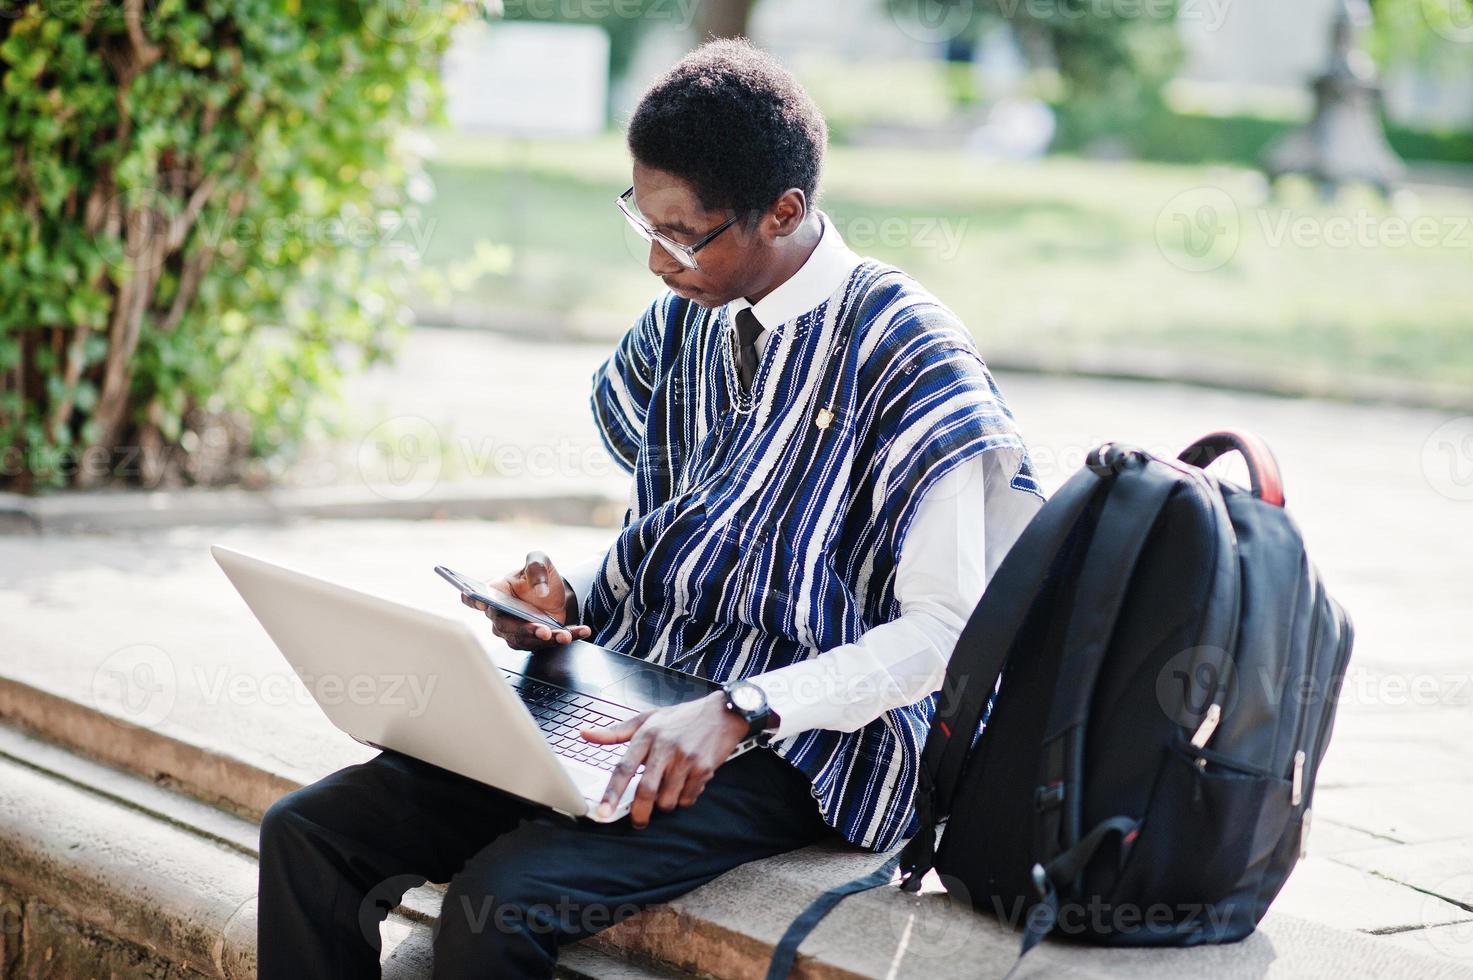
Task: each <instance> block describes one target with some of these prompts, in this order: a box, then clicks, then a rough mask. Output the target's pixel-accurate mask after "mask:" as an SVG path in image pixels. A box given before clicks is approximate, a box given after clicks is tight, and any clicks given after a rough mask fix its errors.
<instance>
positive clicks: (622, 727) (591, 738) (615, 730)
mask: <svg viewBox="0 0 1473 980" xmlns="http://www.w3.org/2000/svg"><path fill="white" fill-rule="evenodd" d="M649 716H650V713H649V712H648V711H642V712H640V713H639V714H637V715H635V716H634V717H633V718H630V719H629V720H628V721H619V722H615V723H614V724H612V725H609V726H608V727H606V728H583V729H580V730H579V732H578V734H580V735H582V736H583V740H584V741H585V742H594V743H597V744H598V745H616V744H618V743H619V742H627V741H629V740H630V739H631V738H633V737H634V733H635V732H637V731H639V726H641V725H643V724H644V722H645V719H646V718H648V717H649Z"/></svg>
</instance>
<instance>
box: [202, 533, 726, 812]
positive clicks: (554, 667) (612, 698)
mask: <svg viewBox="0 0 1473 980" xmlns="http://www.w3.org/2000/svg"><path fill="white" fill-rule="evenodd" d="M210 553H211V554H212V555H214V557H215V561H217V562H218V563H219V564H220V567H221V568H222V569H224V571H225V574H226V575H227V576H228V577H229V578H230V581H231V583H232V584H233V585H234V586H235V588H236V590H237V591H238V592H239V593H240V594H241V596H242V598H244V599H245V601H246V604H247V605H248V606H250V608H251V612H253V613H255V615H256V619H258V620H259V621H260V622H261V625H262V626H263V627H265V629H266V632H267V633H268V634H269V635H270V637H271V639H272V641H273V642H275V644H276V646H277V648H278V649H279V650H280V651H281V653H282V655H283V656H285V657H286V660H287V662H288V663H290V664H291V666H292V669H293V670H295V671H296V673H297V676H298V677H300V678H301V679H302V681H303V683H304V684H305V685H306V687H307V689H308V690H309V691H310V692H311V693H312V696H313V698H314V699H315V700H316V701H317V703H318V705H319V706H320V707H321V708H322V710H323V712H324V713H325V714H326V715H327V717H328V719H329V720H330V721H331V722H332V723H333V724H334V725H336V726H337V727H338V728H340V729H342V730H343V731H344V732H346V733H347V734H349V735H351V736H352V737H353V738H355V739H357V740H358V741H360V742H363V743H364V744H366V745H369V746H372V747H374V748H378V749H389V750H392V751H395V752H401V753H403V754H405V755H409V756H413V757H414V758H416V759H420V760H423V761H425V762H428V763H431V764H433V765H436V766H439V767H441V768H442V769H448V770H450V771H451V772H456V773H459V774H461V775H463V776H468V777H470V778H471V779H476V780H479V781H480V782H483V783H486V784H487V785H489V786H494V787H496V788H497V789H499V790H502V791H504V792H507V793H511V794H513V795H515V796H519V797H521V798H522V799H525V800H530V801H532V802H533V803H539V804H542V805H544V806H547V807H551V808H552V809H554V810H557V811H558V812H560V813H565V814H568V815H569V816H573V817H586V818H588V819H591V820H601V821H613V820H617V819H619V818H620V817H622V816H624V815H625V814H627V813H628V812H629V806H630V803H631V801H632V799H633V796H634V790H635V788H636V787H637V785H638V783H639V776H638V775H636V776H635V777H634V779H632V780H630V783H629V787H628V789H627V790H626V791H625V793H624V796H623V799H621V800H620V801H619V805H618V806H617V807H615V808H614V811H613V813H612V814H611V815H609V816H608V817H606V818H605V817H598V816H596V813H595V811H596V808H597V806H598V804H599V801H600V800H601V799H602V798H603V793H604V790H605V788H606V787H607V786H608V781H609V776H610V774H611V772H612V770H613V768H614V766H615V765H616V764H617V763H618V761H619V759H620V757H621V756H622V755H623V752H624V746H623V745H608V746H603V745H594V744H593V743H591V742H587V741H585V740H584V739H583V738H582V737H581V736H580V735H579V734H578V729H580V728H589V727H608V726H609V725H612V724H614V723H615V722H617V721H622V720H624V719H626V718H630V717H633V716H634V715H636V714H638V713H639V712H641V711H645V710H648V709H651V708H659V707H664V706H667V705H672V704H678V703H680V702H683V701H690V700H693V699H695V698H700V697H704V696H705V695H707V694H709V693H710V692H711V691H714V690H718V689H719V687H720V685H718V684H715V683H714V682H712V681H709V680H707V679H706V678H704V677H699V676H697V675H694V674H687V673H685V672H683V671H677V670H671V669H668V668H665V667H661V666H658V665H656V664H651V663H649V662H647V661H644V660H641V659H639V658H638V657H631V656H628V655H626V654H621V653H616V652H614V651H612V650H606V649H604V648H603V647H600V646H597V645H595V644H592V643H585V642H582V641H577V642H574V643H570V644H567V645H565V646H559V647H553V648H549V649H546V650H539V651H535V652H531V653H528V652H525V651H520V650H512V649H510V648H509V647H507V646H506V645H505V644H504V643H502V642H501V641H500V640H499V639H496V638H495V637H494V636H492V637H490V642H489V643H483V642H482V640H481V638H480V637H479V636H478V635H477V633H476V632H474V631H472V630H471V628H470V626H469V625H468V623H467V622H466V621H465V620H464V619H452V618H450V617H448V616H439V615H436V614H434V613H430V612H425V611H424V610H421V609H415V608H413V607H410V606H405V605H401V604H400V603H397V602H393V601H390V600H388V599H383V598H379V597H378V596H372V595H368V594H366V593H363V592H359V591H357V590H355V589H350V588H347V587H346V586H343V585H339V584H336V583H334V582H328V581H325V580H323V579H320V578H317V577H315V576H312V575H308V574H306V573H304V572H300V571H295V570H292V569H289V568H284V567H282V566H280V565H276V564H273V563H271V562H268V561H265V560H263V559H260V558H256V557H252V556H250V555H246V554H242V553H241V552H238V551H233V550H231V549H229V548H225V547H222V546H220V545H213V546H211V548H210ZM446 594H447V597H453V595H454V593H450V592H448V591H447V593H446ZM449 601H451V600H450V599H449V598H447V602H449ZM487 632H489V630H488V631H487ZM753 744H754V743H752V742H744V743H742V745H740V746H739V747H738V749H737V752H736V753H734V754H739V753H740V752H743V751H745V750H747V749H749V748H751V747H752V745H753Z"/></svg>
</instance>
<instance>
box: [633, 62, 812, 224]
mask: <svg viewBox="0 0 1473 980" xmlns="http://www.w3.org/2000/svg"><path fill="white" fill-rule="evenodd" d="M827 140H828V128H827V126H826V125H825V124H824V121H823V114H822V113H820V112H819V110H818V106H816V105H815V104H814V103H813V100H812V99H811V98H809V96H808V93H807V92H805V91H804V90H803V87H802V86H801V85H799V84H798V81H797V79H795V78H794V77H793V76H792V75H791V74H789V73H788V71H787V70H786V69H785V68H783V67H782V65H780V64H779V63H778V61H777V59H775V58H774V57H772V55H770V54H768V53H767V52H765V51H762V50H761V49H759V48H756V47H754V46H753V45H752V44H751V42H749V41H747V40H745V39H737V40H719V41H710V42H708V43H706V44H703V45H702V46H700V47H699V48H696V49H695V50H694V51H692V52H691V53H690V54H688V55H686V56H685V57H684V58H682V59H681V60H680V61H679V62H678V63H677V64H676V65H675V66H674V67H673V68H671V69H670V70H669V71H668V72H666V73H665V74H664V75H663V76H662V77H661V78H660V79H659V80H658V81H656V82H655V83H654V84H653V85H652V86H650V89H649V91H647V92H645V94H644V97H643V98H642V99H640V101H639V105H638V107H636V108H635V110H634V116H633V118H631V119H630V121H629V135H628V141H629V152H630V153H631V154H633V156H634V159H635V160H636V161H638V162H639V163H641V164H644V165H645V166H647V167H653V168H655V169H656V170H663V171H666V172H667V173H671V174H674V175H675V176H677V177H679V178H681V179H682V180H684V181H686V182H687V183H689V184H690V185H691V187H692V188H693V189H694V191H695V193H696V196H697V198H698V199H699V200H700V202H701V205H702V206H703V207H705V208H706V209H707V210H710V211H717V210H723V209H728V208H729V209H732V210H734V211H736V212H737V213H738V214H740V215H744V216H746V217H747V218H748V219H752V218H755V217H756V216H757V215H760V214H761V213H763V212H765V211H766V210H767V209H768V208H769V207H771V206H772V204H773V202H774V201H776V200H777V199H778V197H780V196H781V195H782V194H783V193H784V192H785V191H787V190H788V189H789V188H793V187H797V188H800V189H802V191H803V193H804V194H805V195H806V196H807V197H808V200H809V203H810V204H811V203H812V202H813V199H814V196H815V194H816V193H817V191H818V179H819V174H820V172H821V170H822V169H823V153H824V144H825V143H826V142H827Z"/></svg>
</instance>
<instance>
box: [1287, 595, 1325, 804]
mask: <svg viewBox="0 0 1473 980" xmlns="http://www.w3.org/2000/svg"><path fill="white" fill-rule="evenodd" d="M1324 592H1325V587H1324V583H1323V582H1321V581H1320V578H1319V576H1318V575H1315V578H1314V593H1313V594H1312V595H1311V596H1310V602H1309V615H1310V617H1311V619H1310V626H1309V664H1308V666H1307V667H1306V668H1305V677H1306V678H1308V681H1309V686H1308V687H1307V688H1304V687H1301V688H1300V690H1299V692H1298V693H1299V696H1300V697H1301V698H1303V699H1304V701H1305V703H1304V704H1303V705H1301V710H1300V712H1299V717H1298V718H1297V719H1296V720H1295V722H1294V741H1293V743H1292V744H1293V746H1294V761H1293V764H1292V768H1291V770H1290V779H1291V780H1292V786H1293V790H1292V792H1291V793H1290V797H1289V803H1290V805H1291V806H1298V805H1299V803H1300V801H1301V800H1302V799H1303V796H1304V748H1303V746H1304V735H1305V729H1306V728H1307V727H1308V725H1309V714H1310V711H1311V709H1312V708H1313V707H1314V695H1315V692H1314V684H1315V672H1314V667H1315V661H1316V660H1318V659H1319V644H1320V621H1321V619H1322V617H1321V616H1320V600H1321V599H1323V598H1324Z"/></svg>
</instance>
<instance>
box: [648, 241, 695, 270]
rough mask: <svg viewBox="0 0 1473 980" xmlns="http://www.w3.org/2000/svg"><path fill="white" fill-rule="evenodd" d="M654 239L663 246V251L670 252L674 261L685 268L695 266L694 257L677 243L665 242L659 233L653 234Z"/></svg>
mask: <svg viewBox="0 0 1473 980" xmlns="http://www.w3.org/2000/svg"><path fill="white" fill-rule="evenodd" d="M655 241H657V242H659V243H660V244H661V245H662V246H663V247H664V249H665V251H667V252H669V253H670V255H671V256H672V257H673V258H674V259H675V261H677V262H679V263H680V264H681V265H683V266H685V267H686V268H687V269H695V268H697V265H696V257H695V256H694V255H692V254H690V253H689V252H687V251H686V250H685V249H683V248H681V247H680V246H679V245H677V244H675V243H674V242H667V241H666V240H665V239H664V238H662V237H660V236H659V235H656V236H655Z"/></svg>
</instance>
